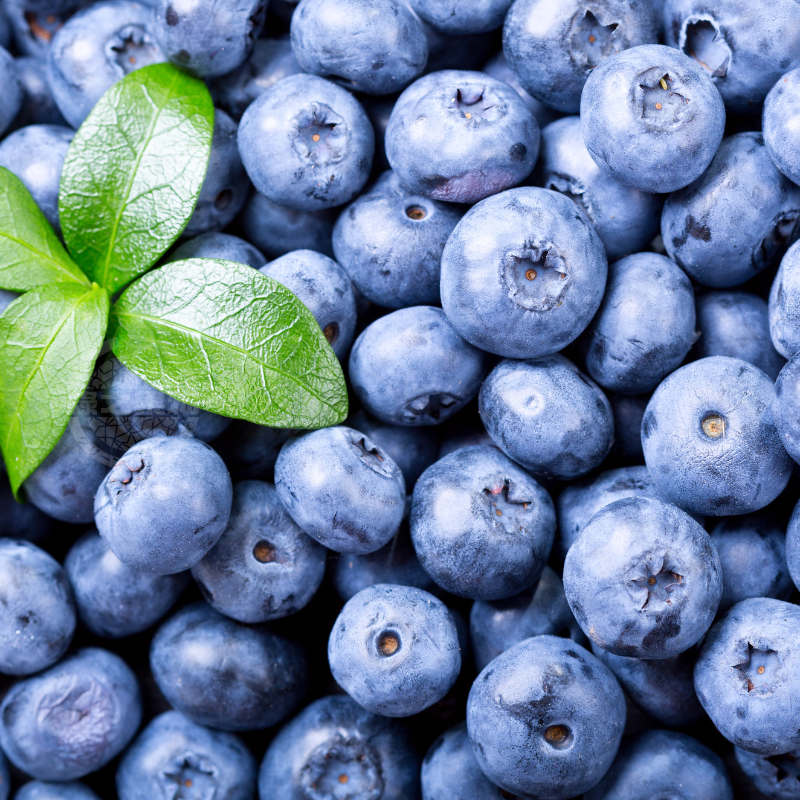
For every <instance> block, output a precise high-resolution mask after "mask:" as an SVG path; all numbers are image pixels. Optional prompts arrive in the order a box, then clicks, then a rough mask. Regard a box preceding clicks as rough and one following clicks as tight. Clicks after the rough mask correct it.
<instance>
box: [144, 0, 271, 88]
mask: <svg viewBox="0 0 800 800" xmlns="http://www.w3.org/2000/svg"><path fill="white" fill-rule="evenodd" d="M266 15H267V0H244V2H243V1H242V0H215V2H214V3H212V4H211V5H210V6H209V5H208V4H206V3H197V2H195V0H157V2H155V3H153V20H152V23H151V24H152V29H153V36H154V37H155V39H156V41H157V42H158V44H159V46H160V47H161V50H162V51H163V52H164V54H165V55H166V56H167V58H169V60H170V61H172V62H173V63H174V64H176V65H177V66H178V67H180V68H182V69H185V70H188V71H189V72H191V73H193V74H195V75H197V76H198V77H201V78H213V77H216V76H217V75H225V74H226V73H227V72H230V71H231V70H234V69H236V67H238V66H239V65H240V64H241V63H242V62H243V61H244V60H245V59H246V58H247V57H248V56H249V55H250V51H251V50H252V49H253V45H254V44H255V41H256V39H258V37H259V35H260V34H261V30H262V28H263V27H264V19H265V17H266Z"/></svg>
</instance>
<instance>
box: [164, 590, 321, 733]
mask: <svg viewBox="0 0 800 800" xmlns="http://www.w3.org/2000/svg"><path fill="white" fill-rule="evenodd" d="M150 670H151V671H152V673H153V678H154V679H155V682H156V684H158V688H159V689H161V691H162V692H163V694H164V696H165V697H166V698H167V700H168V701H169V704H170V705H171V706H172V707H173V708H175V709H176V710H177V711H180V712H181V713H182V714H184V715H185V716H187V717H188V718H189V719H190V720H192V721H193V722H196V723H197V724H198V725H207V726H208V727H209V728H218V729H220V730H224V731H252V730H261V729H263V728H268V727H270V726H271V725H275V724H276V723H278V722H280V721H281V720H282V719H283V718H284V717H286V716H287V715H288V714H291V713H292V711H294V709H295V708H296V707H297V705H298V704H299V702H300V701H301V700H302V698H303V695H304V694H305V693H306V689H307V687H308V667H307V665H306V659H305V655H304V654H303V651H302V650H301V649H300V648H299V647H298V646H297V645H294V644H292V643H291V642H289V641H287V640H286V639H283V638H281V637H279V636H275V635H274V634H271V633H268V632H267V631H266V630H265V629H263V628H260V627H258V626H252V627H250V626H246V625H241V624H239V623H238V622H234V621H233V620H231V619H228V618H227V617H223V616H222V615H221V614H218V613H217V612H216V611H214V610H213V609H212V608H211V607H210V606H208V605H206V604H205V603H203V602H198V603H193V604H192V605H190V606H186V607H185V608H183V609H181V610H180V611H179V612H178V613H177V614H174V615H173V616H172V617H171V618H170V619H168V620H167V621H166V622H165V623H164V624H163V625H162V626H161V627H160V628H159V629H158V632H157V633H156V635H155V636H154V637H153V641H152V643H151V645H150Z"/></svg>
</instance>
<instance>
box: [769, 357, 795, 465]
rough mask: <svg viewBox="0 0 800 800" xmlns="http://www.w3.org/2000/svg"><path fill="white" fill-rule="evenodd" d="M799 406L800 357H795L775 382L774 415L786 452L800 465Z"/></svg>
mask: <svg viewBox="0 0 800 800" xmlns="http://www.w3.org/2000/svg"><path fill="white" fill-rule="evenodd" d="M798 404H800V357H798V356H796V355H795V356H792V357H791V359H789V361H788V362H787V363H786V366H785V367H784V368H783V369H782V370H781V372H780V374H779V375H778V380H777V381H775V398H774V399H773V401H772V415H773V417H774V419H775V427H776V428H777V429H778V435H779V437H780V440H781V442H782V443H783V446H784V448H785V450H786V452H787V453H788V454H789V455H790V456H791V457H792V458H793V459H794V460H795V461H797V462H799V463H800V421H798V419H797V408H798Z"/></svg>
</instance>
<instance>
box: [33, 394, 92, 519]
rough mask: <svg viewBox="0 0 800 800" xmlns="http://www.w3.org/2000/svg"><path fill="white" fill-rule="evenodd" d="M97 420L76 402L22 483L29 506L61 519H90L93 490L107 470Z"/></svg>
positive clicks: (82, 405)
mask: <svg viewBox="0 0 800 800" xmlns="http://www.w3.org/2000/svg"><path fill="white" fill-rule="evenodd" d="M97 419H98V418H97V416H96V415H95V414H94V412H93V410H92V409H91V407H90V406H89V405H87V404H86V403H85V402H84V401H83V400H82V401H81V402H79V403H78V405H77V407H76V408H75V410H74V411H73V412H72V417H71V418H70V420H69V422H68V423H67V429H66V430H65V431H64V433H62V434H61V438H60V439H59V440H58V443H57V444H56V446H55V447H54V448H53V449H52V450H51V451H50V454H49V455H48V456H47V458H46V459H45V460H44V461H43V462H42V463H41V464H40V465H39V466H38V467H37V468H36V470H35V471H34V472H33V474H32V475H30V477H28V479H27V480H26V481H25V483H24V484H23V491H24V494H25V496H26V497H27V498H28V500H29V501H30V502H31V503H33V505H35V506H36V507H37V508H38V509H39V510H40V511H44V513H45V514H49V515H50V516H51V517H55V518H56V519H58V520H61V521H62V522H91V521H92V517H93V516H94V510H93V509H94V496H95V492H96V491H97V489H98V487H99V486H100V484H101V483H102V482H103V479H104V478H105V476H106V473H107V472H108V463H107V462H106V461H105V460H104V458H103V457H102V455H101V453H100V451H99V449H98V447H99V445H100V444H101V440H100V439H99V437H98V434H99V431H97V430H96V423H97Z"/></svg>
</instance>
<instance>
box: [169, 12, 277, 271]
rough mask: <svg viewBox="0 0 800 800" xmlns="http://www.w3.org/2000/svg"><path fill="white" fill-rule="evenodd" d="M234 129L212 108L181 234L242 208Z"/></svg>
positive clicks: (219, 224) (229, 218)
mask: <svg viewBox="0 0 800 800" xmlns="http://www.w3.org/2000/svg"><path fill="white" fill-rule="evenodd" d="M167 1H168V2H171V0H167ZM215 7H216V6H215ZM237 130H238V126H237V125H236V123H235V122H234V121H233V120H232V119H231V118H230V117H229V116H228V115H227V114H226V113H225V112H224V111H220V110H219V109H218V108H217V109H214V135H213V137H212V139H211V154H210V155H209V158H208V168H207V169H206V177H205V180H204V181H203V187H202V189H201V190H200V196H199V197H198V198H197V203H196V205H195V207H194V211H193V212H192V216H191V218H190V219H189V222H188V223H187V224H186V227H185V228H184V230H183V235H184V236H195V235H196V234H198V233H203V232H204V231H219V230H222V229H223V228H225V227H227V226H228V225H229V224H230V223H231V222H233V219H234V217H235V216H236V215H237V214H238V213H239V212H240V211H241V210H242V206H244V203H245V200H247V195H248V193H249V192H250V181H249V180H248V179H247V173H246V172H245V171H244V166H243V165H242V159H241V157H240V156H239V150H238V148H237V147H236V133H237ZM262 263H263V262H262ZM257 266H261V265H260V264H258V265H257Z"/></svg>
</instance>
